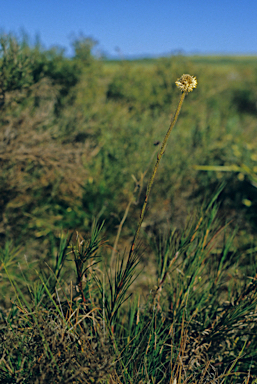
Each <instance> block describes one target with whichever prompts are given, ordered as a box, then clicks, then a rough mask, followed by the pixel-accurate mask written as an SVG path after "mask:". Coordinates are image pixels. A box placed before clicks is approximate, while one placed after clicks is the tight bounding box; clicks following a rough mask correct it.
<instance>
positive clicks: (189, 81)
mask: <svg viewBox="0 0 257 384" xmlns="http://www.w3.org/2000/svg"><path fill="white" fill-rule="evenodd" d="M175 84H176V86H177V87H178V88H180V89H181V91H182V92H191V91H192V90H193V89H194V88H196V87H197V80H196V77H195V76H191V75H182V76H181V77H180V79H178V80H177V81H176V82H175Z"/></svg>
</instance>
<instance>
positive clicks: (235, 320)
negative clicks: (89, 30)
mask: <svg viewBox="0 0 257 384" xmlns="http://www.w3.org/2000/svg"><path fill="white" fill-rule="evenodd" d="M94 45H95V42H94V41H92V40H90V39H87V38H80V39H77V40H74V42H73V48H74V55H73V57H71V58H67V57H66V56H65V54H64V51H62V50H61V49H59V48H53V49H51V50H45V49H43V48H42V47H41V46H40V44H37V45H35V46H31V45H29V44H28V43H27V41H26V39H23V40H19V39H17V38H15V37H14V36H11V35H1V37H0V48H1V51H0V163H1V174H0V287H1V291H2V296H1V302H0V314H1V317H0V318H1V320H0V321H1V347H0V348H1V350H0V354H1V360H0V381H1V382H3V383H45V382H51V383H65V382H67V383H68V382H69V383H73V382H74V383H77V382H78V383H79V382H83V383H84V382H88V383H92V382H99V383H161V382H163V383H172V384H174V383H209V382H212V383H250V382H251V383H253V382H257V381H256V380H257V363H256V362H257V339H256V334H257V333H256V331H257V329H256V313H257V312H256V299H257V279H256V276H257V275H256V273H257V269H256V250H257V246H256V241H255V239H256V229H257V215H256V206H257V189H256V187H257V150H256V148H257V137H256V134H255V128H256V122H257V69H256V68H257V67H256V61H257V59H256V57H198V56H191V57H184V56H179V55H178V56H171V57H166V58H160V59H145V60H135V61H129V60H121V61H108V60H105V59H96V58H95V57H94V56H93V55H92V49H93V48H94ZM183 73H190V74H192V75H194V76H196V77H197V79H198V83H199V85H198V87H197V89H196V90H194V92H193V93H192V94H189V95H188V96H186V100H185V102H184V105H183V108H182V111H181V113H180V117H179V119H178V122H177V124H176V127H175V128H174V130H173V131H172V135H171V137H170V139H169V143H168V147H167V149H166V151H165V154H164V157H163V159H162V163H161V165H160V168H159V170H158V173H157V177H156V180H155V183H154V187H153V190H152V192H151V197H150V202H149V205H148V210H147V214H146V217H145V220H144V222H143V226H142V230H141V235H140V244H139V246H138V247H137V250H136V252H135V254H134V256H133V258H132V259H130V260H129V262H127V254H128V250H129V247H130V242H131V239H132V237H133V235H134V232H135V229H136V225H137V221H138V218H139V214H140V210H141V206H142V203H143V200H144V193H145V190H146V184H147V180H148V179H149V175H150V174H151V170H152V168H153V164H154V161H155V159H156V156H157V153H158V150H159V148H160V145H159V143H160V142H161V141H162V140H163V137H164V135H165V133H166V131H167V128H168V126H169V122H170V116H171V114H172V113H174V111H175V109H176V106H177V104H178V99H179V94H180V92H179V90H178V89H177V88H176V86H175V80H176V79H177V78H178V77H180V76H181V75H182V74H183ZM83 239H84V240H83ZM39 271H40V272H39ZM135 292H136V294H135ZM130 294H131V295H132V296H131V297H130V299H129V300H127V299H126V298H127V295H130ZM254 380H255V381H254Z"/></svg>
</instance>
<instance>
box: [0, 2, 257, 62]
mask: <svg viewBox="0 0 257 384" xmlns="http://www.w3.org/2000/svg"><path fill="white" fill-rule="evenodd" d="M0 4H1V7H0V9H1V19H0V30H1V31H2V32H6V33H8V32H14V33H16V34H18V33H19V32H20V31H21V30H22V29H23V30H25V31H26V32H27V33H28V35H29V36H30V38H31V39H32V41H33V39H35V37H36V35H37V34H38V35H39V36H40V40H41V42H42V44H43V46H44V47H45V48H50V47H51V46H56V45H58V46H61V47H64V48H66V49H67V53H68V54H70V53H71V48H70V47H71V41H72V36H73V37H74V36H79V34H80V33H82V34H83V35H84V36H90V37H92V38H94V39H95V40H97V41H98V42H99V45H98V49H99V50H101V51H103V52H105V53H107V54H109V55H117V48H118V49H119V50H120V52H121V54H122V56H125V57H126V56H138V55H163V54H169V53H171V52H174V51H177V50H183V51H184V53H198V54H257V1H256V0H244V1H243V0H205V1H204V0H191V1H190V0H176V1H172V0H0Z"/></svg>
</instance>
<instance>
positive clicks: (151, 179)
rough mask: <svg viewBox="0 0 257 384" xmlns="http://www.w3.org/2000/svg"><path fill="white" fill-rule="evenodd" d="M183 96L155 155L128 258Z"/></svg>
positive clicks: (133, 247)
mask: <svg viewBox="0 0 257 384" xmlns="http://www.w3.org/2000/svg"><path fill="white" fill-rule="evenodd" d="M185 96H186V92H182V94H181V98H180V100H179V104H178V107H177V110H176V112H175V115H174V116H173V117H172V119H171V122H170V126H169V129H168V131H167V133H166V135H165V137H164V140H163V142H162V146H161V149H160V152H159V153H158V155H157V160H156V163H155V166H154V169H153V173H152V176H151V178H150V180H149V182H148V185H147V189H146V194H145V200H144V204H143V206H142V209H141V213H140V218H139V221H138V224H137V230H136V232H135V235H134V238H133V240H132V243H131V248H130V251H129V258H130V257H131V255H132V254H133V252H134V249H135V244H136V242H137V239H138V236H139V232H140V228H141V226H142V222H143V220H144V216H145V210H146V206H147V202H148V199H149V195H150V192H151V189H152V185H153V182H154V178H155V175H156V172H157V170H158V167H159V164H160V161H161V158H162V156H163V154H164V152H165V148H166V145H167V141H168V138H169V135H170V133H171V131H172V128H173V127H174V125H175V124H176V121H177V119H178V115H179V112H180V110H181V107H182V104H183V101H184V99H185Z"/></svg>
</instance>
